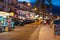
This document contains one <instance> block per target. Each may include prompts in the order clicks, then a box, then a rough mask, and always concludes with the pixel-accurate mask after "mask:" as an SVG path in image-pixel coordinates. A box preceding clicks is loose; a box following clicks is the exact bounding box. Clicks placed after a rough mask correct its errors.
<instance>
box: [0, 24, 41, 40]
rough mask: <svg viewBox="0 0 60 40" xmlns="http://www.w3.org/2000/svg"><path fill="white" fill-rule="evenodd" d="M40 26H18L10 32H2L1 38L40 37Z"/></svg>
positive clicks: (23, 38) (23, 39) (25, 38)
mask: <svg viewBox="0 0 60 40" xmlns="http://www.w3.org/2000/svg"><path fill="white" fill-rule="evenodd" d="M39 28H40V26H38V25H37V26H35V25H31V24H30V25H25V26H16V29H14V30H13V31H10V32H3V33H0V40H30V39H32V40H33V39H34V37H35V39H36V40H37V39H38V33H39Z"/></svg>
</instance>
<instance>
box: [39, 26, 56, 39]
mask: <svg viewBox="0 0 60 40" xmlns="http://www.w3.org/2000/svg"><path fill="white" fill-rule="evenodd" d="M38 40H56V39H55V38H54V31H53V28H50V27H48V26H47V27H46V26H42V27H41V29H40V32H39V39H38Z"/></svg>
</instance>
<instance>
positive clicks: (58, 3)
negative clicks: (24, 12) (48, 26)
mask: <svg viewBox="0 0 60 40" xmlns="http://www.w3.org/2000/svg"><path fill="white" fill-rule="evenodd" d="M18 1H26V2H32V3H34V2H36V0H18ZM45 3H46V4H49V3H48V2H47V1H45ZM52 4H53V5H56V6H60V0H52Z"/></svg>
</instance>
